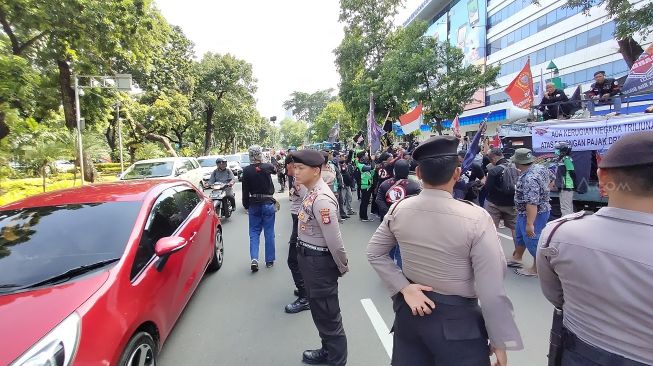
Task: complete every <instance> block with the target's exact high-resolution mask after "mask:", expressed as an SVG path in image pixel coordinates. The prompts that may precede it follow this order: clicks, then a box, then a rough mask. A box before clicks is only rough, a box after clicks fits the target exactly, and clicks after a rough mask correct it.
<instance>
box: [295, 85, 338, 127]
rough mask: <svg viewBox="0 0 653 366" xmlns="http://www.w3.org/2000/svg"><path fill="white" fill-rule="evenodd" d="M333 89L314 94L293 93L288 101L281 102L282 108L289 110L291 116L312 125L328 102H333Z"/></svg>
mask: <svg viewBox="0 0 653 366" xmlns="http://www.w3.org/2000/svg"><path fill="white" fill-rule="evenodd" d="M333 91H334V90H333V89H324V90H318V91H316V92H315V93H304V92H300V91H294V92H292V94H290V99H288V100H286V101H285V102H283V107H284V108H285V109H289V110H290V111H291V112H292V114H293V116H294V117H295V118H296V119H298V120H300V121H306V122H308V123H313V122H314V121H315V118H317V116H318V115H319V114H320V112H322V110H323V109H324V108H325V107H326V106H327V104H328V103H329V102H332V101H334V100H335V98H334V97H333Z"/></svg>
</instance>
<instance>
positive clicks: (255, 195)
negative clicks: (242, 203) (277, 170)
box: [249, 193, 274, 199]
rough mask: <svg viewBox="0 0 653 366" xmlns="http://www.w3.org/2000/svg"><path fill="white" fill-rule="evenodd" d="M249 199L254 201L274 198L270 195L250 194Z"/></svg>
mask: <svg viewBox="0 0 653 366" xmlns="http://www.w3.org/2000/svg"><path fill="white" fill-rule="evenodd" d="M249 196H250V197H251V198H256V199H263V198H274V196H273V195H271V194H258V193H256V194H250V195H249Z"/></svg>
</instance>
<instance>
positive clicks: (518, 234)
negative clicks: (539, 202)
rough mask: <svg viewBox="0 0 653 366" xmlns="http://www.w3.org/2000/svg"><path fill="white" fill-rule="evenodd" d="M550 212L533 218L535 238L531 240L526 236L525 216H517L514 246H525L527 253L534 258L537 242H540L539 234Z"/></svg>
mask: <svg viewBox="0 0 653 366" xmlns="http://www.w3.org/2000/svg"><path fill="white" fill-rule="evenodd" d="M550 214H551V212H550V211H547V212H541V213H538V214H537V216H536V217H535V224H534V226H535V237H534V238H531V237H529V236H528V235H526V214H522V213H520V214H518V215H517V223H516V227H515V245H518V246H521V247H523V246H526V249H528V252H529V253H531V255H532V256H533V258H535V253H536V252H537V242H538V241H539V240H540V234H542V230H544V227H545V226H546V223H547V222H548V221H549V215H550Z"/></svg>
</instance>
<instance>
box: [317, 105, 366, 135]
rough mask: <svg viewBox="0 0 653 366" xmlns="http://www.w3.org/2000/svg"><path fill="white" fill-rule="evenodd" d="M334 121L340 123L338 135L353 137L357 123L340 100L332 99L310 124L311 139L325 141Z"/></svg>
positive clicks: (356, 129)
mask: <svg viewBox="0 0 653 366" xmlns="http://www.w3.org/2000/svg"><path fill="white" fill-rule="evenodd" d="M335 123H340V136H341V140H342V139H343V138H342V137H345V138H349V137H353V136H354V135H355V134H356V132H357V131H358V125H357V124H356V123H355V122H354V119H353V118H352V117H351V115H350V114H349V113H348V112H347V110H346V109H345V105H344V104H343V103H342V101H341V100H336V101H333V102H331V103H329V104H327V106H326V107H325V108H324V109H323V110H322V112H321V113H320V114H319V115H318V116H317V118H315V122H314V123H313V124H312V125H311V137H312V139H313V141H326V140H328V138H329V131H330V130H331V128H333V125H334V124H335Z"/></svg>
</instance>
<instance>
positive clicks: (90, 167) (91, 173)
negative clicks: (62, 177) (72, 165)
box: [83, 152, 98, 183]
mask: <svg viewBox="0 0 653 366" xmlns="http://www.w3.org/2000/svg"><path fill="white" fill-rule="evenodd" d="M97 176H98V173H97V170H96V169H95V165H94V164H93V159H91V157H90V156H88V154H87V153H86V152H84V177H83V179H84V180H85V181H87V182H91V183H95V180H96V179H97Z"/></svg>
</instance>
